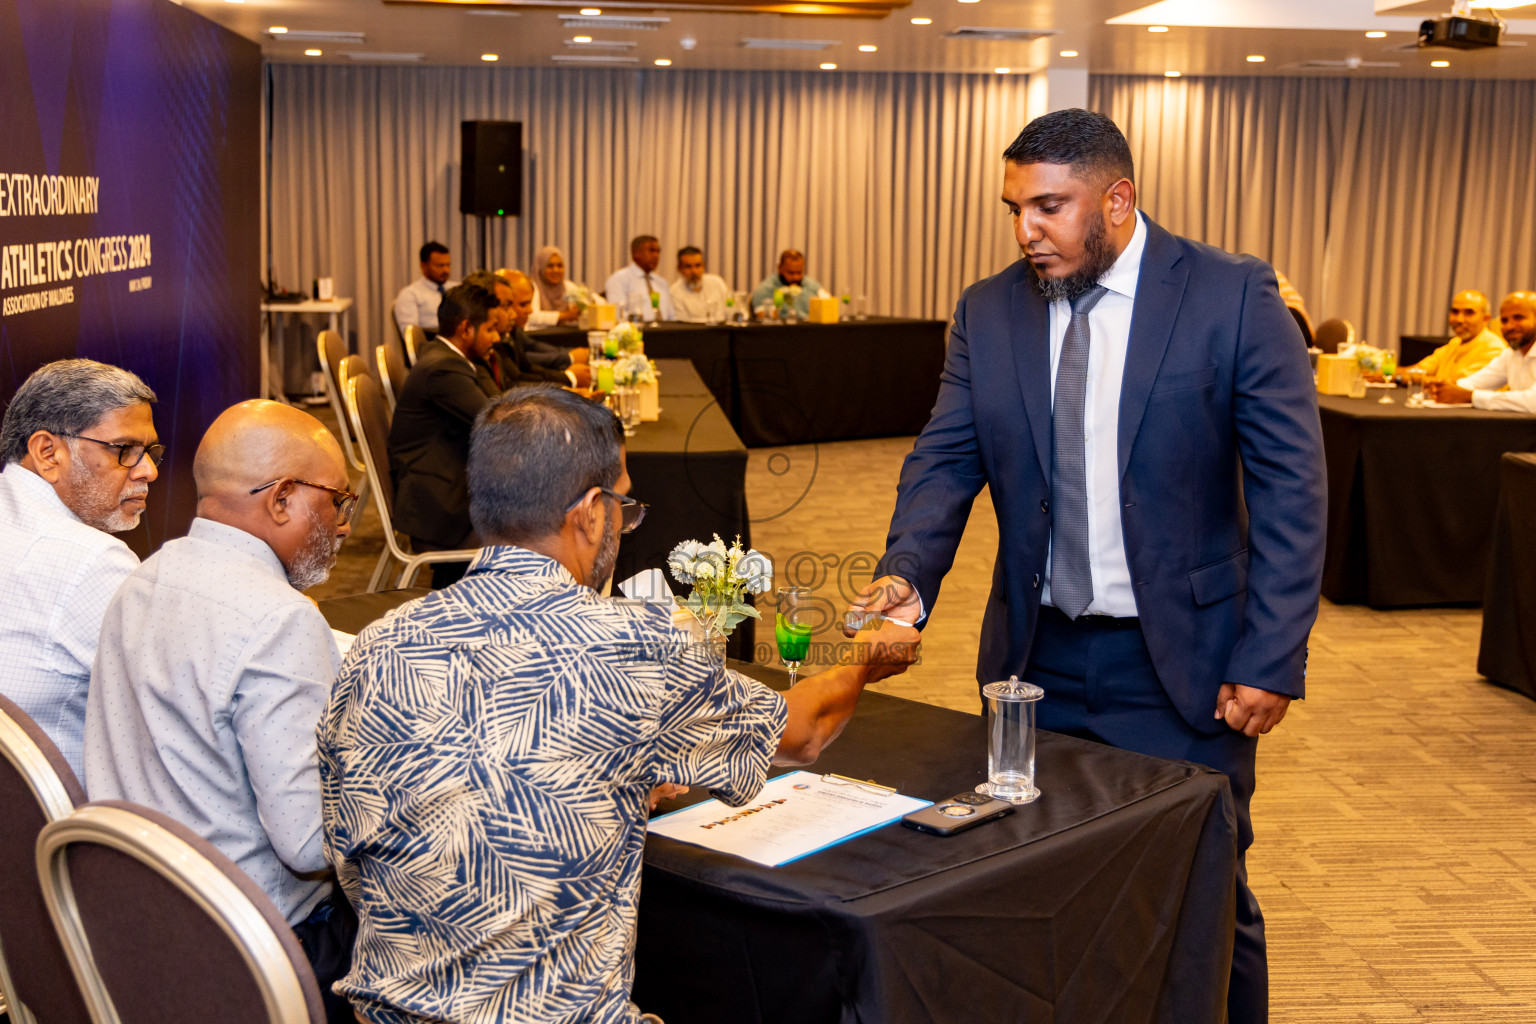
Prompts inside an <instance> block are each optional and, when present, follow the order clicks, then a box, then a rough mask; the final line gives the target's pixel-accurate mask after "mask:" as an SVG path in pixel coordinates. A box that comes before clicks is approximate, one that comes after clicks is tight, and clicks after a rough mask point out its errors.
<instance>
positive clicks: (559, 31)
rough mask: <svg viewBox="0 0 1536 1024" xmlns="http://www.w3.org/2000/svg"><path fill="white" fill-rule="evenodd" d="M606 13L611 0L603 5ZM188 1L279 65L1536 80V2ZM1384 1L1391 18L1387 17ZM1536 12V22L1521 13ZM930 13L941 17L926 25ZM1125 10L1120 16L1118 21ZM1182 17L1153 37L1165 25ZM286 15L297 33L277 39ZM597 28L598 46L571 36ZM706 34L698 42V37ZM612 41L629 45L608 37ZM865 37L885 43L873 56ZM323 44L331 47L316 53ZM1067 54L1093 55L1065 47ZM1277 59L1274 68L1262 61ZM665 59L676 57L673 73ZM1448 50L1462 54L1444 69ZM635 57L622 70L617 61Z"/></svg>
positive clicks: (872, 42) (875, 43) (1534, 14)
mask: <svg viewBox="0 0 1536 1024" xmlns="http://www.w3.org/2000/svg"><path fill="white" fill-rule="evenodd" d="M594 2H595V4H596V6H598V7H599V8H603V7H604V5H603V4H602V0H594ZM1446 2H1447V3H1448V2H1449V0H1446ZM183 3H184V6H186V7H189V8H191V9H193V10H196V11H198V12H200V13H202V14H204V15H206V16H207V17H209V18H212V19H213V20H214V21H217V22H219V23H220V24H223V25H225V26H227V27H228V28H230V29H233V30H234V31H236V32H239V33H240V34H241V35H244V36H246V37H247V38H250V39H253V40H257V41H259V42H261V43H262V49H263V51H264V53H265V54H266V56H267V58H268V59H269V60H272V61H276V62H284V63H287V62H303V61H320V62H328V63H338V64H347V65H352V64H355V63H358V61H357V60H356V58H354V57H349V56H347V54H348V53H349V52H350V53H356V54H361V55H369V54H390V53H408V54H409V53H420V54H422V57H421V60H420V63H422V64H464V65H480V66H484V65H483V63H482V61H481V60H480V55H481V54H483V53H495V54H497V55H498V56H499V60H498V61H497V62H496V63H497V64H498V65H503V66H505V65H531V66H558V65H560V64H561V63H563V62H561V61H557V60H555V59H553V58H554V57H555V56H556V55H560V56H566V57H591V56H601V55H608V56H626V57H633V58H635V63H634V64H631V65H628V66H633V67H642V68H647V69H650V70H651V71H653V72H654V73H656V74H667V73H669V71H670V70H675V69H685V68H725V69H740V68H752V69H769V68H775V69H795V70H817V68H818V65H819V64H821V63H822V62H831V63H835V64H836V65H837V70H838V71H839V72H842V71H893V70H897V71H948V72H992V71H993V69H995V68H998V67H1007V68H1010V69H1011V70H1012V72H1013V73H1016V74H1017V73H1027V72H1031V71H1038V70H1042V69H1046V68H1078V69H1085V70H1088V71H1091V72H1093V73H1096V74H1162V73H1164V72H1167V71H1178V72H1180V73H1182V74H1184V75H1253V74H1257V75H1298V74H1306V75H1345V74H1348V75H1356V76H1377V77H1379V76H1397V77H1426V76H1431V75H1445V76H1449V77H1456V78H1536V20H1529V19H1536V5H1533V6H1529V7H1527V8H1525V9H1524V10H1518V11H1510V12H1507V13H1506V17H1509V18H1511V19H1512V20H1511V21H1510V25H1509V31H1508V33H1506V37H1505V38H1506V40H1507V41H1508V42H1510V43H1511V44H1522V43H1526V42H1530V43H1531V44H1532V45H1530V46H1525V45H1507V46H1501V47H1500V48H1498V49H1497V50H1487V51H1458V50H1434V51H1429V50H1425V51H1418V50H1411V49H1410V50H1409V51H1407V52H1404V51H1402V50H1401V49H1399V48H1401V47H1403V46H1405V45H1408V44H1411V43H1412V42H1413V41H1414V38H1415V30H1416V28H1417V25H1418V23H1419V21H1420V20H1421V19H1422V18H1424V17H1425V16H1426V15H1428V16H1433V15H1434V14H1435V12H1437V11H1439V10H1441V7H1440V5H1439V4H1438V3H1437V2H1436V0H1162V2H1160V3H1155V4H1152V5H1150V6H1148V5H1146V4H1145V2H1144V0H977V2H975V3H963V2H959V0H913V2H912V3H911V4H910V6H908V7H905V8H900V9H898V10H897V11H896V12H895V13H894V14H892V15H890V16H889V17H887V18H884V19H864V18H843V17H788V16H783V15H776V14H735V13H714V12H705V11H697V10H669V9H657V8H654V7H651V6H648V5H646V4H644V3H638V2H629V3H625V4H622V5H621V6H619V7H607V8H606V9H605V10H604V14H603V17H602V18H599V19H598V25H599V27H596V28H591V29H580V30H572V29H571V28H569V27H567V26H565V25H564V24H562V21H561V18H560V15H561V14H566V15H571V14H575V13H576V12H577V6H576V5H575V4H570V5H565V4H558V5H557V4H555V3H553V2H552V0H540V5H539V6H531V5H521V4H519V5H501V4H496V5H492V4H485V5H477V6H473V7H472V6H467V5H455V6H449V5H443V4H426V3H418V4H409V3H385V2H384V0H243V2H240V3H234V2H227V0H183ZM1378 9H1379V10H1380V11H1381V13H1377V11H1378ZM624 15H630V16H635V15H644V16H646V17H663V18H667V19H670V20H668V21H666V22H664V23H662V24H661V25H660V27H658V28H656V29H655V30H652V31H636V30H631V29H618V28H612V27H606V26H603V21H604V19H606V18H610V17H622V16H624ZM1520 15H1524V16H1525V18H1526V19H1528V20H1514V19H1516V18H1517V17H1518V16H1520ZM914 17H924V18H931V19H932V21H933V23H932V24H931V25H926V26H918V25H913V24H911V21H910V19H912V18H914ZM1111 19H1114V20H1115V23H1110V22H1111ZM1152 24H1158V25H1165V26H1168V28H1169V31H1167V32H1164V33H1151V32H1149V31H1147V28H1148V26H1149V25H1152ZM274 25H280V26H284V27H286V28H288V29H290V30H291V32H290V37H289V38H285V37H283V36H271V35H269V34H268V33H267V30H268V28H269V27H271V26H274ZM962 26H980V27H1005V28H1011V29H1019V28H1028V29H1052V30H1056V32H1057V33H1058V34H1055V35H1052V36H1049V37H1047V38H1044V39H1042V40H1039V41H1037V42H1033V43H1028V42H1012V41H1010V42H996V41H977V40H953V39H946V38H945V34H946V33H947V32H948V31H950V30H952V29H955V28H959V27H962ZM1372 29H1375V30H1384V31H1387V32H1388V33H1389V34H1388V36H1387V37H1386V38H1384V39H1368V38H1366V36H1365V32H1366V31H1368V30H1372ZM300 30H309V31H328V32H361V33H363V34H364V40H363V42H362V43H361V44H357V43H335V42H303V41H296V40H294V39H293V38H291V35H292V33H293V32H298V31H300ZM583 34H585V35H590V36H591V37H592V39H593V41H594V42H593V44H577V43H573V42H571V40H572V38H573V37H574V36H576V35H583ZM749 37H750V38H769V39H784V40H823V41H828V42H831V43H832V45H830V46H828V47H827V48H825V49H822V50H793V51H786V50H759V49H748V48H745V47H744V46H743V45H742V42H741V41H742V40H743V39H744V38H749ZM689 40H692V41H693V44H694V45H693V46H692V48H691V49H690V48H688V41H689ZM604 42H611V43H616V44H617V43H622V44H627V45H624V46H622V47H620V46H614V47H603V46H601V45H599V44H602V43H604ZM860 45H871V46H875V47H876V50H875V51H874V52H872V53H865V52H860V51H859V49H858V48H859V46H860ZM308 47H316V48H319V49H320V50H322V55H321V56H319V57H306V56H305V55H304V50H305V49H306V48H308ZM1062 50H1076V51H1078V54H1079V56H1077V57H1074V58H1064V57H1061V56H1059V53H1060V51H1062ZM1250 55H1262V56H1263V57H1264V58H1265V60H1264V62H1263V63H1250V62H1249V61H1248V60H1247V57H1248V56H1250ZM658 58H661V59H668V60H671V61H672V65H671V69H667V68H658V67H655V66H654V61H655V60H656V59H658ZM1351 58H1358V59H1360V60H1363V61H1365V62H1395V63H1396V65H1397V66H1396V67H1387V68H1372V67H1361V68H1358V69H1355V70H1347V69H1342V68H1341V69H1337V70H1305V69H1300V68H1298V67H1296V65H1297V64H1298V63H1299V62H1301V61H1305V60H1315V59H1323V60H1337V61H1347V60H1350V59H1351ZM1432 60H1445V61H1449V65H1450V66H1449V67H1446V68H1441V69H1437V68H1433V67H1431V66H1430V62H1431V61H1432ZM615 66H620V65H615Z"/></svg>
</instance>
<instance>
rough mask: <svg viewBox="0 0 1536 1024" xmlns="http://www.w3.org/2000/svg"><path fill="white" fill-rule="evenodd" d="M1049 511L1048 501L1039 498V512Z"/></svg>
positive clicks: (1049, 504)
mask: <svg viewBox="0 0 1536 1024" xmlns="http://www.w3.org/2000/svg"><path fill="white" fill-rule="evenodd" d="M1050 510H1051V503H1050V501H1048V500H1047V499H1045V498H1041V499H1040V511H1041V512H1049V511H1050Z"/></svg>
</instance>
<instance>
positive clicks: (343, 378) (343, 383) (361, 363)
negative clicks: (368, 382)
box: [336, 356, 373, 469]
mask: <svg viewBox="0 0 1536 1024" xmlns="http://www.w3.org/2000/svg"><path fill="white" fill-rule="evenodd" d="M371 376H373V374H371V373H369V372H368V360H366V359H364V358H363V357H362V356H347V358H345V359H343V360H342V361H341V366H340V367H338V369H337V371H336V383H337V384H339V385H340V389H339V395H340V397H341V398H342V401H345V400H346V397H345V396H346V393H347V381H349V380H351V379H352V378H353V377H371ZM342 412H346V407H345V406H343V407H342ZM347 433H349V434H350V433H352V425H351V424H350V423H348V424H347ZM357 468H358V469H362V468H363V467H362V466H358V467H357Z"/></svg>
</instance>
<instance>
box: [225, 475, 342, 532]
mask: <svg viewBox="0 0 1536 1024" xmlns="http://www.w3.org/2000/svg"><path fill="white" fill-rule="evenodd" d="M284 480H292V481H293V482H294V483H296V484H303V485H304V486H305V487H318V488H320V490H322V491H330V492H331V493H332V494H333V495H335V497H334V498H332V499H331V503H332V504H333V505H335V506H336V525H337V526H346V525H347V524H348V523H350V522H351V521H352V513H353V512H354V511H355V510H356V509H357V499H358V495H356V494H353V493H352V492H351V491H344V490H342V489H341V488H340V487H332V486H331V485H330V484H317V483H315V482H314V481H313V480H300V479H299V478H298V477H295V476H280V477H278V478H277V479H276V480H272V481H270V482H268V483H264V484H262V485H261V486H260V487H252V488H251V493H252V494H260V493H261V492H262V491H264V490H266V489H267V488H268V487H275V486H277V485H278V484H280V483H282V482H283V481H284Z"/></svg>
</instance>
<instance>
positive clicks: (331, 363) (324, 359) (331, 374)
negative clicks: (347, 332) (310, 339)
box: [315, 330, 366, 469]
mask: <svg viewBox="0 0 1536 1024" xmlns="http://www.w3.org/2000/svg"><path fill="white" fill-rule="evenodd" d="M315 348H316V350H317V351H318V352H319V354H320V372H321V373H322V375H324V377H325V397H326V398H327V399H329V400H330V403H331V412H333V413H335V414H336V420H337V423H338V424H339V427H338V429H339V430H340V431H341V448H342V451H344V452H345V453H346V456H347V462H348V463H349V464H350V465H351V466H352V468H353V469H362V468H363V460H362V459H361V458H360V457H359V456H358V454H357V449H356V446H355V445H354V444H353V442H352V431H351V428H350V427H348V425H347V410H346V408H345V407H344V406H343V405H342V401H343V399H342V395H343V394H345V391H344V390H343V382H342V379H341V369H342V364H343V363H345V362H346V361H347V360H348V359H349V358H353V357H350V356H348V355H347V343H346V342H344V341H342V340H341V335H340V334H338V333H336V332H335V331H330V330H326V331H321V332H320V334H319V335H318V336H317V337H316V338H315ZM364 372H366V366H365V371H364Z"/></svg>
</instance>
